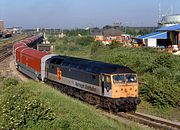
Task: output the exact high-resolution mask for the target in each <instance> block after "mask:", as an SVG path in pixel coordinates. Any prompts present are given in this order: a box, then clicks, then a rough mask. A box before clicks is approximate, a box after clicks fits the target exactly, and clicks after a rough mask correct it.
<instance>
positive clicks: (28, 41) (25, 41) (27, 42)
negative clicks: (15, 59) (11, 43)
mask: <svg viewBox="0 0 180 130" xmlns="http://www.w3.org/2000/svg"><path fill="white" fill-rule="evenodd" d="M22 42H24V43H25V44H26V45H29V44H30V43H31V41H30V40H29V39H25V40H23V41H22Z"/></svg>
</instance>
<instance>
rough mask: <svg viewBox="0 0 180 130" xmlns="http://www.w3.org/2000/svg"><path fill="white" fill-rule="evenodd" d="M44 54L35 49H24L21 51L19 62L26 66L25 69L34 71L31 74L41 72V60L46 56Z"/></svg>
mask: <svg viewBox="0 0 180 130" xmlns="http://www.w3.org/2000/svg"><path fill="white" fill-rule="evenodd" d="M47 54H48V53H46V52H40V51H37V50H35V49H31V48H28V49H24V50H22V51H21V55H20V56H21V60H20V62H21V63H22V64H24V65H26V67H27V68H29V69H31V71H34V72H33V73H40V72H41V58H42V57H44V56H45V55H47Z"/></svg>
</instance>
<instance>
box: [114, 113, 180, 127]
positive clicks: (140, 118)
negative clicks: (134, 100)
mask: <svg viewBox="0 0 180 130" xmlns="http://www.w3.org/2000/svg"><path fill="white" fill-rule="evenodd" d="M117 115H118V116H119V117H123V118H126V119H129V120H133V121H135V122H138V123H140V124H144V125H147V126H149V127H153V128H155V129H163V130H180V123H176V122H172V121H169V120H166V119H162V118H159V117H155V116H150V115H146V114H141V113H138V112H136V113H117Z"/></svg>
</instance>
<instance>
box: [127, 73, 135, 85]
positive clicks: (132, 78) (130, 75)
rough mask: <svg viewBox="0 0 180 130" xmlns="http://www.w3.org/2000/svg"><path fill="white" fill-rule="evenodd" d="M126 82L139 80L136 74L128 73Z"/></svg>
mask: <svg viewBox="0 0 180 130" xmlns="http://www.w3.org/2000/svg"><path fill="white" fill-rule="evenodd" d="M126 82H127V83H135V82H137V77H136V75H133V74H127V75H126Z"/></svg>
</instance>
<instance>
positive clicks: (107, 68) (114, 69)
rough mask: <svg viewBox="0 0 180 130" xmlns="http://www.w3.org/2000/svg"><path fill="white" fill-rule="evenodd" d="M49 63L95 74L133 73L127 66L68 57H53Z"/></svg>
mask: <svg viewBox="0 0 180 130" xmlns="http://www.w3.org/2000/svg"><path fill="white" fill-rule="evenodd" d="M50 62H51V63H53V62H54V63H55V64H61V65H62V66H67V67H70V68H76V69H79V70H83V71H87V72H91V73H96V74H101V73H104V74H117V73H135V72H134V71H133V70H131V69H130V68H129V67H127V66H122V65H118V64H110V63H105V62H101V61H94V60H88V59H82V58H76V57H69V56H54V57H52V58H51V61H50Z"/></svg>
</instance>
